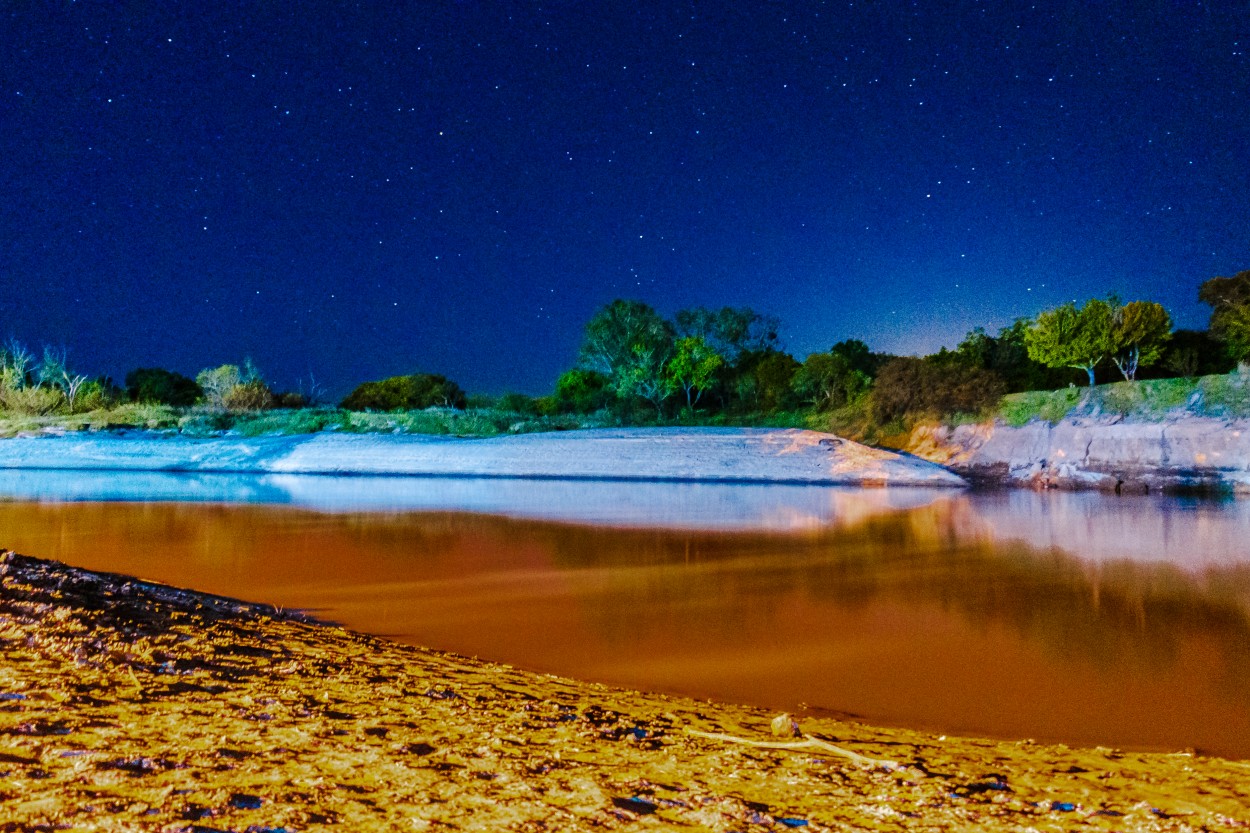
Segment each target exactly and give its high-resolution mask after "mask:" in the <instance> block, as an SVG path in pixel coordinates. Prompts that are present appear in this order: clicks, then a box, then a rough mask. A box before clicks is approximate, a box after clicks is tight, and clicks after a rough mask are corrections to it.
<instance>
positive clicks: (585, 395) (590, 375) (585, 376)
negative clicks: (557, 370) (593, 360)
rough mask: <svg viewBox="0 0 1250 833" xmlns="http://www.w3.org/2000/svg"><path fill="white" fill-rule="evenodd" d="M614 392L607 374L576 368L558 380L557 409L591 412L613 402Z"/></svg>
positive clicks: (577, 412) (582, 412)
mask: <svg viewBox="0 0 1250 833" xmlns="http://www.w3.org/2000/svg"><path fill="white" fill-rule="evenodd" d="M612 398H613V393H612V389H611V387H610V386H609V380H608V377H607V376H604V375H603V374H602V373H599V372H598V371H594V370H583V369H580V368H574V369H573V370H568V371H565V372H564V373H561V374H560V378H559V379H557V380H556V393H555V405H556V409H557V410H559V411H563V412H566V413H568V412H571V413H575V414H590V413H594V412H595V411H597V410H599V409H600V408H606V407H607V406H608V405H610V404H611V403H612Z"/></svg>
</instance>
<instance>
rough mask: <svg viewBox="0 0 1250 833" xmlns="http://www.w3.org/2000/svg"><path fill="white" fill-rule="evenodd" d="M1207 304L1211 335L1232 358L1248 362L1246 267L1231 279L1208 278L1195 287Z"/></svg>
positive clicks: (1249, 326)
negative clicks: (1223, 346)
mask: <svg viewBox="0 0 1250 833" xmlns="http://www.w3.org/2000/svg"><path fill="white" fill-rule="evenodd" d="M1198 298H1199V300H1201V301H1202V302H1203V303H1204V304H1207V305H1209V306H1210V307H1211V324H1210V331H1211V335H1213V336H1215V337H1216V338H1218V339H1220V340H1221V341H1223V342H1224V344H1225V345H1227V347H1228V353H1229V355H1230V356H1231V357H1232V359H1233V360H1234V361H1236V362H1239V363H1243V364H1245V363H1250V269H1247V270H1245V271H1242V272H1238V273H1237V274H1235V275H1233V276H1232V277H1231V278H1219V277H1216V278H1211V279H1210V280H1208V281H1206V282H1204V283H1203V284H1202V286H1201V287H1200V288H1199V289H1198Z"/></svg>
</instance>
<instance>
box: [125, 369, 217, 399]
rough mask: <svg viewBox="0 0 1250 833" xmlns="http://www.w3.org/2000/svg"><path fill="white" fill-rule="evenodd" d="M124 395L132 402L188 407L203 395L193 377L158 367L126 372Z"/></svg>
mask: <svg viewBox="0 0 1250 833" xmlns="http://www.w3.org/2000/svg"><path fill="white" fill-rule="evenodd" d="M126 395H127V396H129V397H130V399H131V401H132V402H151V403H154V404H157V405H174V406H177V407H183V408H185V407H189V406H191V405H194V404H195V403H196V402H197V401H199V400H200V398H201V397H203V396H204V391H203V389H201V388H200V386H199V385H197V384H196V383H195V380H194V379H190V378H188V377H186V376H183V375H182V374H181V373H174V372H173V371H172V370H164V369H162V368H159V367H140V368H137V369H135V370H132V371H130V372H129V373H127V374H126Z"/></svg>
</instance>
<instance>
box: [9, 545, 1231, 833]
mask: <svg viewBox="0 0 1250 833" xmlns="http://www.w3.org/2000/svg"><path fill="white" fill-rule="evenodd" d="M0 646H2V650H3V652H4V657H5V661H4V662H3V663H0V801H3V803H4V804H5V806H6V808H12V813H13V814H14V815H13V816H12V818H13V820H14V823H16V824H18V825H27V826H33V825H36V824H42V823H51V824H57V823H68V824H70V825H71V826H78V825H81V824H86V823H90V824H91V825H93V826H94V827H96V828H97V829H122V828H124V829H135V828H150V829H180V828H182V829H189V828H191V827H192V825H197V824H198V825H200V826H201V827H203V828H207V829H214V830H240V831H241V830H244V829H247V828H249V827H251V828H253V829H257V830H261V829H278V828H280V827H284V828H286V829H288V830H297V829H298V830H305V829H318V828H320V827H322V826H325V825H329V824H333V823H340V824H343V825H345V826H346V827H347V828H348V829H382V828H391V827H394V826H395V825H397V824H399V823H400V822H403V823H405V824H412V825H413V827H414V829H425V828H428V827H432V826H441V825H442V824H444V823H446V824H452V825H455V826H463V825H464V823H465V821H466V819H472V823H471V824H472V826H473V827H475V828H478V829H482V828H487V827H490V828H498V827H503V826H507V825H513V826H518V827H521V828H523V829H562V830H564V829H571V830H581V829H592V828H593V829H604V828H608V829H615V828H617V827H633V826H638V825H639V824H642V825H650V826H652V827H656V826H659V827H668V826H673V825H684V826H688V827H690V828H692V829H706V830H730V829H745V828H747V827H749V826H756V825H768V826H771V828H772V829H787V828H797V827H805V828H806V829H811V830H826V829H836V828H839V827H841V826H845V825H851V826H854V827H857V828H868V829H873V828H877V827H891V828H897V827H899V826H905V827H907V829H909V830H910V829H917V830H924V829H934V830H936V829H951V828H962V829H972V828H976V829H991V830H1025V829H1036V828H1038V827H1042V828H1054V827H1059V826H1069V825H1071V824H1073V823H1077V822H1082V823H1084V824H1085V825H1086V826H1089V827H1092V828H1094V829H1116V830H1183V829H1195V828H1198V827H1201V826H1203V825H1205V826H1206V827H1207V828H1208V829H1220V830H1223V829H1228V830H1232V829H1244V827H1245V826H1247V825H1250V811H1248V810H1247V807H1250V763H1246V762H1237V761H1226V760H1223V759H1219V758H1211V757H1205V756H1202V755H1198V754H1191V753H1186V754H1177V753H1172V754H1166V753H1148V752H1122V751H1118V750H1111V749H1105V748H1094V749H1076V748H1069V747H1066V746H1061V745H1042V744H1034V743H1032V742H1029V741H1019V742H1010V741H991V740H984V739H976V738H953V737H946V736H940V735H934V734H931V733H924V732H917V731H911V730H906V729H884V728H878V727H871V726H866V725H862V724H859V723H855V722H848V721H842V720H835V719H830V718H823V717H821V718H816V717H811V718H804V719H803V720H802V725H801V727H800V728H801V731H802V736H801V737H798V736H795V735H794V733H793V731H789V732H785V733H783V734H784V735H785V736H783V737H778V736H774V734H773V733H772V730H771V723H772V721H773V718H774V717H775V715H773V714H770V713H768V712H766V711H764V710H761V709H756V708H751V707H744V706H735V705H728V704H720V703H713V702H710V701H701V700H692V699H689V698H683V697H677V696H669V695H660V694H647V693H643V692H632V691H625V690H621V689H614V688H610V687H607V686H602V685H597V684H592V683H580V682H576V681H572V680H567V679H562V678H557V677H554V676H550V675H543V674H535V673H529V672H524V671H519V670H517V669H514V668H510V667H508V666H504V665H499V664H495V663H488V662H482V661H478V660H475V659H471V658H467V657H461V656H456V655H453V654H445V653H440V652H436V651H429V650H424V649H419V648H411V647H408V646H403V645H399V644H397V643H391V642H387V641H386V640H383V639H378V638H375V637H369V636H365V635H361V634H357V633H353V632H350V631H347V630H344V629H342V628H339V627H336V626H333V625H328V624H322V623H318V622H316V621H315V620H313V619H311V618H310V617H307V616H304V615H302V614H299V613H297V612H288V611H280V610H276V609H274V608H270V607H267V606H265V605H258V604H249V603H244V602H238V601H235V600H233V599H228V598H225V597H220V596H208V595H206V594H201V593H197V592H195V591H190V590H180V589H176V588H170V587H167V586H164V585H155V584H150V583H146V582H141V581H138V580H135V579H131V578H128V577H125V576H120V575H116V574H103V573H92V572H89V571H85V570H79V569H75V568H71V567H67V566H64V565H61V564H58V563H55V562H49V561H42V560H39V559H32V558H26V557H23V556H18V555H13V554H10V553H5V554H4V555H0ZM787 728H788V727H787ZM809 741H816V743H809ZM769 744H773V745H786V744H789V745H790V748H769ZM826 745H827V746H826ZM830 747H832V749H838V750H843V751H846V752H850V753H853V755H852V757H847V756H846V755H844V754H842V753H841V752H838V751H832V749H831V748H830ZM855 756H863V757H862V758H858V757H855ZM864 759H868V760H864ZM886 761H890V762H893V764H886V763H884V762H886Z"/></svg>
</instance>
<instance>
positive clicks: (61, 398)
mask: <svg viewBox="0 0 1250 833" xmlns="http://www.w3.org/2000/svg"><path fill="white" fill-rule="evenodd" d="M64 405H65V394H63V393H61V392H60V391H59V390H57V389H56V388H45V387H38V386H32V387H26V388H11V387H6V386H3V385H0V410H4V411H10V412H12V413H15V414H26V415H28V416H42V415H44V414H50V413H52V412H54V411H57V410H59V409H61V408H62V407H63V406H64Z"/></svg>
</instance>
